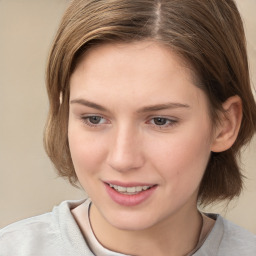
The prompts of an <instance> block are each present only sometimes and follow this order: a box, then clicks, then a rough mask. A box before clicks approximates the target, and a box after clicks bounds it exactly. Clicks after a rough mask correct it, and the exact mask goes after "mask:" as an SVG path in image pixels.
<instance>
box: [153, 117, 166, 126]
mask: <svg viewBox="0 0 256 256" xmlns="http://www.w3.org/2000/svg"><path fill="white" fill-rule="evenodd" d="M154 122H155V124H156V125H165V124H166V119H165V118H162V117H157V118H154Z"/></svg>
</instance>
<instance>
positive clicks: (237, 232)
mask: <svg viewBox="0 0 256 256" xmlns="http://www.w3.org/2000/svg"><path fill="white" fill-rule="evenodd" d="M210 215H211V216H212V217H213V218H214V219H216V221H215V224H214V227H213V228H212V230H211V232H210V233H209V235H208V237H207V238H206V240H205V242H204V244H203V245H202V247H201V248H200V249H199V250H198V252H197V253H195V255H197V256H205V255H207V256H227V255H228V256H238V255H239V256H240V255H246V256H255V255H256V236H255V235H254V234H252V233H250V232H249V231H247V230H245V229H244V228H242V227H239V226H237V225H236V224H234V223H232V222H230V221H228V220H226V219H224V218H223V217H221V216H219V215H215V214H210ZM210 215H209V216H210Z"/></svg>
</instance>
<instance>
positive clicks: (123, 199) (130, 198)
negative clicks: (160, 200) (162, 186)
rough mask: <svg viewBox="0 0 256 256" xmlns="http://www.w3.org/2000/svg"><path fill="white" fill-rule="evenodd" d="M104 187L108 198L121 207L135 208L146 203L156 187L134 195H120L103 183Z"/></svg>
mask: <svg viewBox="0 0 256 256" xmlns="http://www.w3.org/2000/svg"><path fill="white" fill-rule="evenodd" d="M105 187H106V190H107V193H108V195H109V196H110V198H111V199H112V200H113V201H114V202H116V203H117V204H120V205H122V206H135V205H139V204H141V203H143V202H144V201H146V200H147V199H148V198H149V197H150V196H151V195H152V194H153V193H154V191H155V190H156V188H157V186H153V187H152V188H150V189H148V190H144V191H141V192H139V193H138V194H134V195H127V194H121V193H119V192H117V191H116V190H115V189H113V188H111V187H110V186H109V185H108V184H106V183H105Z"/></svg>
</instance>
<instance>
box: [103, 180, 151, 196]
mask: <svg viewBox="0 0 256 256" xmlns="http://www.w3.org/2000/svg"><path fill="white" fill-rule="evenodd" d="M106 184H107V185H108V186H109V187H110V188H112V189H113V190H115V191H116V192H118V193H120V194H123V195H136V194H139V193H141V192H143V191H146V190H149V189H151V188H152V187H155V186H156V185H150V186H146V185H143V186H120V185H116V184H111V183H106Z"/></svg>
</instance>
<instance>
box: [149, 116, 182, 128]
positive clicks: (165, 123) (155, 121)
mask: <svg viewBox="0 0 256 256" xmlns="http://www.w3.org/2000/svg"><path fill="white" fill-rule="evenodd" d="M177 122H178V121H177V120H174V119H170V118H166V117H161V116H157V117H154V118H152V119H150V120H149V121H148V122H147V123H149V124H151V125H153V126H155V127H157V128H169V127H171V126H174V125H176V124H177Z"/></svg>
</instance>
